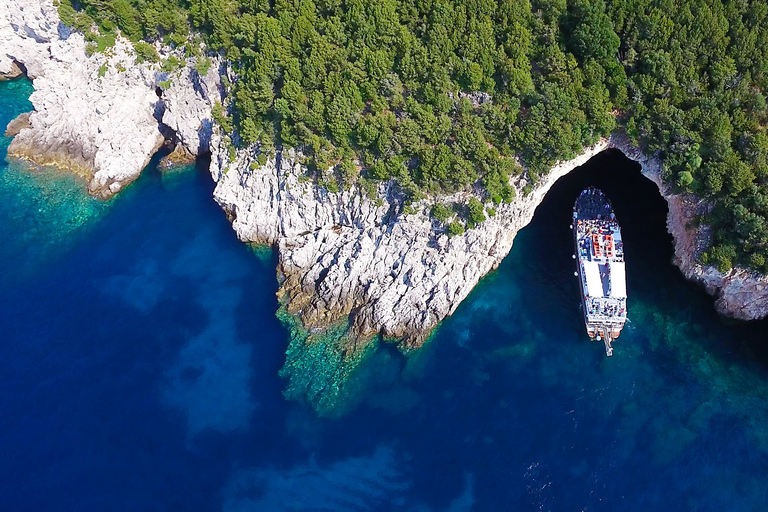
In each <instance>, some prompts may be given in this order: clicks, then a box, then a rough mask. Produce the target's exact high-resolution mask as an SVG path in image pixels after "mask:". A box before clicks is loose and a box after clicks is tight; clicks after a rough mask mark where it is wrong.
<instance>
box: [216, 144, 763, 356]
mask: <svg viewBox="0 0 768 512" xmlns="http://www.w3.org/2000/svg"><path fill="white" fill-rule="evenodd" d="M608 148H616V149H619V150H621V151H622V152H623V153H624V154H625V155H627V156H628V157H629V158H631V159H633V160H635V161H637V162H638V163H639V164H640V165H641V167H642V170H643V174H644V175H645V176H646V177H648V178H649V179H651V180H652V181H654V183H656V184H657V186H658V187H659V191H660V193H661V194H662V196H663V197H664V198H665V199H666V200H667V202H668V204H669V216H668V223H667V224H668V229H669V231H670V233H671V234H672V235H673V238H674V243H675V264H676V265H677V266H678V267H680V269H681V271H682V272H683V273H684V274H685V276H686V277H687V278H689V279H692V280H694V281H696V282H699V283H701V284H702V285H704V286H705V287H706V289H707V291H708V292H709V293H710V294H712V295H714V296H715V297H716V298H717V302H716V307H717V310H718V312H720V313H721V314H723V315H726V316H730V317H734V318H738V319H744V320H751V319H757V318H762V317H764V316H766V314H768V286H766V285H767V284H768V278H766V277H764V276H759V275H756V274H753V273H750V272H748V271H746V270H743V269H735V270H732V271H731V272H729V273H727V274H723V273H721V272H719V271H718V270H717V269H715V268H714V267H711V266H703V265H700V264H698V263H697V262H696V257H697V256H698V255H699V254H700V252H701V251H702V250H703V248H704V247H706V245H705V244H706V239H705V235H706V228H705V227H699V228H694V227H693V224H692V219H693V217H694V215H695V214H696V213H702V212H701V211H699V210H700V209H701V208H703V207H705V204H704V203H702V202H698V203H696V202H694V200H693V198H692V197H690V196H681V195H676V194H674V193H673V192H672V191H671V190H670V189H669V187H668V186H667V185H666V184H664V183H663V182H662V180H661V172H660V170H661V165H660V162H659V160H658V158H654V157H648V156H646V155H643V154H642V153H641V152H640V151H639V150H638V149H637V148H635V147H633V146H632V145H631V144H629V143H628V142H627V141H626V139H625V138H623V137H621V136H615V137H612V138H611V139H610V140H604V141H601V142H600V143H598V144H597V145H595V146H593V147H590V148H587V149H586V151H585V152H584V153H583V154H582V155H580V156H579V157H577V158H575V159H573V160H571V161H568V162H562V163H560V164H559V165H557V166H555V167H554V168H553V169H552V171H551V172H550V173H549V174H548V175H547V176H546V177H544V178H542V180H541V181H540V182H539V183H537V184H536V185H534V186H533V189H532V191H531V192H530V193H529V194H528V195H524V194H523V192H522V189H523V187H524V186H525V184H526V183H525V181H524V180H519V181H518V182H517V183H515V188H516V191H517V197H516V199H515V200H514V201H512V202H511V203H508V204H502V205H500V206H499V207H498V208H497V209H496V215H495V216H494V217H490V218H488V219H487V220H486V221H484V222H483V223H481V224H480V225H479V226H477V227H476V228H474V229H470V230H468V231H467V232H465V233H464V234H462V235H457V236H454V237H448V236H447V235H446V234H444V233H443V230H442V229H440V227H439V226H438V225H437V224H436V223H435V221H433V220H432V219H431V218H430V217H429V210H430V207H431V205H432V203H431V202H430V201H422V202H420V203H418V204H416V205H415V208H414V209H415V213H409V214H406V213H403V203H402V197H400V196H399V195H398V194H397V192H396V187H395V186H394V185H392V184H382V185H380V186H379V188H378V197H377V198H375V199H371V198H369V197H368V196H367V195H366V194H365V193H364V192H363V191H362V190H361V189H360V188H358V187H353V188H352V189H351V190H349V191H345V192H340V193H331V192H328V190H326V189H325V188H323V187H320V186H318V185H316V184H314V183H312V182H311V180H308V179H305V178H304V179H303V178H302V176H303V174H304V170H303V169H302V167H301V165H300V163H299V162H298V160H297V157H296V155H294V154H292V153H290V154H286V153H283V154H282V155H280V154H278V156H277V157H276V158H272V159H269V160H268V161H267V163H266V164H265V165H259V164H257V163H256V159H257V156H258V152H257V151H256V150H255V149H254V148H249V149H247V150H239V151H237V156H236V158H235V159H234V160H233V161H229V157H228V152H227V151H226V150H225V149H224V148H221V147H220V148H219V150H218V151H214V154H213V158H212V162H211V174H212V176H213V178H214V180H215V181H216V182H217V186H216V189H215V191H214V198H215V200H216V201H217V202H218V203H219V204H220V205H221V206H222V208H223V209H224V210H225V211H226V212H227V214H228V215H229V217H230V219H231V220H232V224H233V227H234V229H235V231H236V232H237V234H238V237H239V238H240V239H241V240H243V241H247V242H255V243H268V244H274V245H276V247H277V248H278V255H279V269H278V270H279V273H280V276H281V284H280V289H279V291H278V295H279V296H280V298H281V302H282V303H283V304H284V305H285V306H286V308H287V311H288V312H289V313H292V314H294V315H296V316H298V317H299V318H300V319H301V321H302V323H303V326H304V327H305V328H306V329H307V330H310V331H311V330H321V329H322V328H324V327H325V326H328V325H332V324H336V325H338V324H339V323H340V322H341V323H345V322H347V319H348V322H349V327H350V328H351V329H350V331H351V333H352V338H351V341H352V342H354V343H357V342H358V341H359V340H364V339H367V338H370V337H371V336H373V335H375V334H379V333H380V334H382V335H383V336H384V337H389V338H397V339H401V340H403V341H404V343H405V345H406V346H408V347H416V346H419V345H420V344H421V343H422V342H423V341H424V340H425V339H426V337H427V336H428V335H429V333H430V331H431V329H432V328H433V327H435V326H436V325H437V324H438V323H439V322H440V321H441V320H443V319H444V318H445V317H447V316H448V315H450V314H452V313H453V312H454V311H455V310H456V308H457V307H458V305H459V304H460V303H461V301H462V300H464V298H466V297H467V295H468V294H469V292H470V291H471V290H472V288H473V287H474V286H475V285H476V284H477V282H478V281H479V279H480V278H482V277H483V276H484V275H485V274H487V273H488V272H490V271H491V270H493V269H495V268H496V267H497V266H498V265H499V263H500V262H501V260H502V259H503V258H504V257H505V256H506V255H507V254H508V253H509V251H510V249H511V247H512V243H513V241H514V238H515V235H516V234H517V232H518V231H519V230H520V229H522V228H523V227H525V225H527V224H528V223H529V222H530V220H531V219H532V217H533V214H534V211H535V209H536V207H537V206H538V205H539V203H540V202H541V200H542V199H543V198H544V196H545V194H546V193H547V191H548V190H549V188H550V187H551V186H552V184H554V182H555V181H557V180H558V179H559V178H560V177H562V176H564V175H565V174H567V173H568V172H569V171H571V170H572V169H574V168H576V167H578V166H579V165H582V164H584V163H585V162H586V161H587V160H589V159H590V158H591V157H592V156H594V155H596V154H597V153H599V152H601V151H603V150H605V149H608ZM471 196H472V195H471V194H470V193H462V194H457V195H454V196H451V197H447V198H442V199H441V201H443V202H456V203H460V204H461V203H466V202H467V201H468V200H469V198H470V197H471Z"/></svg>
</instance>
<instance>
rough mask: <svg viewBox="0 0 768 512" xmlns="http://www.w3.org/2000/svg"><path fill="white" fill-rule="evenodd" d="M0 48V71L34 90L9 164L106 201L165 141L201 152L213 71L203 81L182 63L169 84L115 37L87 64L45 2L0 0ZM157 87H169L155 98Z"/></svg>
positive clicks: (213, 91)
mask: <svg viewBox="0 0 768 512" xmlns="http://www.w3.org/2000/svg"><path fill="white" fill-rule="evenodd" d="M0 48H2V50H1V51H0V73H8V72H9V71H11V70H12V69H13V66H14V65H16V63H20V64H22V65H23V66H24V68H25V69H26V73H27V76H28V77H29V78H31V79H32V80H33V83H34V87H35V92H34V93H33V94H32V95H31V97H30V101H31V102H32V104H33V106H34V111H33V112H31V113H30V115H29V124H28V126H25V127H23V128H21V129H20V130H19V131H18V133H17V134H16V136H15V137H14V139H13V141H12V142H11V145H10V146H9V148H8V154H9V155H11V156H15V157H20V158H25V159H27V160H30V161H32V162H34V163H37V164H40V165H54V166H57V167H60V168H64V169H69V170H73V171H75V172H77V173H79V174H81V175H83V176H84V177H85V178H86V179H88V181H89V184H88V189H89V191H90V192H91V194H93V195H94V196H97V197H101V198H107V197H109V196H111V195H113V194H115V193H116V192H118V191H119V190H121V189H122V188H123V187H124V186H125V185H126V184H127V183H129V182H131V181H133V180H134V179H136V178H137V177H138V176H139V174H140V173H141V171H142V169H143V168H144V167H145V166H146V165H147V163H148V162H149V160H150V158H151V157H152V155H153V154H154V153H155V151H157V149H158V148H159V147H160V145H161V144H162V143H163V141H164V140H165V138H166V137H176V138H177V139H178V141H179V143H180V144H181V145H182V146H183V147H184V148H185V149H186V150H187V151H188V152H189V153H190V154H192V155H198V154H201V153H203V152H206V151H208V149H209V148H208V142H209V140H210V132H211V127H212V121H211V105H212V103H213V102H214V101H215V99H217V98H218V97H219V96H218V94H219V89H218V87H219V85H218V84H219V81H218V70H217V66H215V65H214V66H211V69H210V70H209V73H208V75H207V76H206V77H200V76H199V75H198V73H197V72H196V71H195V70H194V69H192V68H191V64H190V65H187V66H185V67H184V68H183V69H182V70H180V71H178V72H176V73H173V74H172V76H169V75H168V74H167V73H162V72H160V71H159V65H158V64H152V63H147V62H145V63H138V62H137V58H136V52H135V51H134V49H133V46H132V44H131V43H130V41H128V40H127V39H124V38H122V37H118V38H117V41H116V44H115V45H114V46H113V47H111V48H108V49H106V50H105V51H104V53H94V54H93V55H92V56H90V57H89V56H88V55H87V54H86V42H85V39H84V38H83V35H82V34H80V33H76V32H72V31H70V29H68V28H67V27H65V26H64V25H63V24H61V23H60V21H59V17H58V13H57V11H56V7H55V6H54V5H53V2H52V1H51V0H19V1H16V2H3V3H2V4H1V5H0ZM164 51H168V50H167V49H163V48H161V53H162V52H164ZM17 67H18V66H17ZM164 80H170V81H171V84H172V86H171V87H170V88H169V90H168V91H160V92H161V95H160V96H158V91H159V89H158V84H159V82H160V81H164Z"/></svg>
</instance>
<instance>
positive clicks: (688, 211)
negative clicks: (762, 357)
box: [610, 135, 768, 320]
mask: <svg viewBox="0 0 768 512" xmlns="http://www.w3.org/2000/svg"><path fill="white" fill-rule="evenodd" d="M610 145H611V146H612V147H615V148H617V149H619V150H620V151H621V152H622V153H624V154H625V155H626V156H627V157H628V158H630V159H632V160H634V161H636V162H637V163H639V164H640V166H641V168H642V172H643V175H645V176H646V177H647V178H648V179H650V180H651V181H653V182H654V183H655V184H656V186H657V187H658V189H659V193H660V194H661V195H662V197H664V199H665V200H666V201H667V206H668V207H669V213H668V215H667V230H668V231H669V233H670V234H671V235H672V238H673V240H674V249H675V256H674V263H675V265H677V266H678V267H679V268H680V271H681V272H682V273H683V275H684V276H685V277H686V278H688V279H690V280H692V281H694V282H697V283H699V284H701V285H702V286H704V287H705V289H706V290H707V293H709V294H710V295H712V296H713V297H715V299H716V300H715V309H717V311H718V312H719V313H720V314H722V315H725V316H728V317H732V318H737V319H739V320H757V319H760V318H764V317H765V316H768V277H766V276H764V275H761V274H759V273H756V272H753V271H750V270H748V269H744V268H733V269H731V270H730V271H728V272H726V273H723V272H720V271H719V270H718V269H717V268H715V267H713V266H711V265H702V264H700V263H698V261H697V259H698V257H699V256H700V255H701V253H702V252H703V251H705V250H706V248H707V247H708V246H709V228H708V226H706V225H703V224H701V223H699V222H698V221H697V219H698V218H699V217H700V216H701V215H702V214H705V213H708V212H709V210H710V207H711V205H710V204H709V203H707V202H706V201H704V200H701V199H699V198H697V197H696V196H693V195H691V194H675V193H674V191H673V190H672V189H671V187H670V186H669V185H668V184H666V183H664V181H663V180H662V174H661V169H662V167H661V161H660V159H659V158H658V157H655V156H652V155H651V156H649V155H645V154H643V153H642V152H641V151H640V150H639V149H638V148H637V147H635V146H633V145H632V144H630V143H629V141H628V140H627V139H626V137H622V136H618V135H616V136H614V137H612V138H611V144H610Z"/></svg>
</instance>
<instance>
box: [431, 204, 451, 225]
mask: <svg viewBox="0 0 768 512" xmlns="http://www.w3.org/2000/svg"><path fill="white" fill-rule="evenodd" d="M430 214H431V215H432V217H433V218H434V219H435V220H437V221H439V222H445V221H446V220H448V219H449V218H451V217H453V211H452V210H451V209H450V208H449V207H448V206H446V205H444V204H442V203H437V204H435V205H434V206H433V207H432V211H431V212H430Z"/></svg>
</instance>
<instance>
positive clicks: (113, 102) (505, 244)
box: [0, 0, 768, 346]
mask: <svg viewBox="0 0 768 512" xmlns="http://www.w3.org/2000/svg"><path fill="white" fill-rule="evenodd" d="M0 49H2V50H1V51H0V75H2V76H7V77H13V76H16V75H18V74H19V73H22V72H25V73H26V74H27V75H28V76H29V77H30V78H32V79H33V80H34V87H35V92H34V93H33V95H32V97H31V101H32V103H33V105H34V107H35V110H34V111H33V112H31V113H29V114H24V115H22V116H19V118H17V119H16V120H14V122H12V123H11V125H9V133H10V134H13V135H15V138H14V140H13V142H12V144H11V146H10V148H9V154H11V155H14V156H17V157H22V158H26V159H29V160H31V161H33V162H36V163H39V164H53V165H57V166H59V167H63V168H67V169H71V170H75V171H78V172H80V173H81V174H83V175H84V176H86V177H87V178H88V180H89V190H90V192H91V193H92V194H94V195H96V196H98V197H102V198H107V197H109V196H111V195H113V194H115V193H117V192H118V191H119V190H120V189H121V188H122V187H123V186H124V185H125V184H127V183H129V182H130V181H132V180H134V179H135V178H136V177H138V175H139V173H140V172H141V170H142V169H143V168H144V166H145V165H146V163H147V162H148V161H149V159H150V158H151V156H152V155H153V154H154V152H155V151H156V150H157V149H158V147H159V146H160V145H161V144H162V143H163V141H164V140H166V139H171V140H172V141H173V142H174V143H176V151H174V156H175V157H176V158H179V159H185V158H186V159H189V158H194V156H196V155H199V154H202V153H205V152H207V151H208V150H209V149H213V150H214V155H213V158H212V162H211V174H212V176H213V178H214V180H215V181H216V182H217V186H216V190H215V192H214V197H215V199H216V201H217V202H218V203H219V204H220V205H221V206H222V207H223V208H224V210H225V211H226V212H227V213H228V214H229V215H230V217H231V219H232V221H233V227H234V228H235V231H236V232H237V234H238V236H239V237H240V239H242V240H244V241H248V242H255V243H267V244H274V245H275V246H277V248H278V253H279V272H280V275H281V284H280V290H279V295H280V297H281V301H282V302H283V303H284V305H285V307H286V309H287V311H288V312H289V313H292V314H294V315H296V316H298V318H300V319H301V321H302V325H303V326H304V327H305V328H306V329H308V330H312V329H315V330H317V329H323V328H325V327H327V326H328V325H331V324H339V323H342V324H343V323H347V322H348V326H349V327H351V329H350V332H351V333H352V337H351V341H353V342H356V341H357V340H363V339H367V338H370V337H371V336H373V335H375V334H379V333H380V334H382V335H384V336H385V337H392V338H398V339H402V340H404V342H405V344H406V345H408V346H418V345H419V344H421V343H422V342H423V341H424V339H425V338H426V336H428V334H429V332H430V331H431V329H432V328H433V327H435V326H436V325H437V324H438V323H439V322H440V321H441V320H442V319H444V318H445V317H446V316H448V315H450V314H452V313H453V312H454V311H455V309H456V307H458V305H459V303H460V302H461V301H462V300H463V299H464V298H465V297H466V296H467V295H468V294H469V292H470V291H471V290H472V288H473V287H474V286H475V284H476V283H477V282H478V281H479V279H480V278H481V277H483V276H484V275H485V274H487V273H488V272H489V271H491V270H493V269H494V268H496V267H497V266H498V264H499V263H500V262H501V260H502V259H503V258H504V257H505V256H506V255H507V254H508V252H509V250H510V248H511V247H512V243H513V240H514V237H515V235H516V233H517V232H518V231H519V230H520V229H521V228H522V227H524V226H525V225H526V224H527V223H528V222H530V220H531V218H532V217H533V213H534V210H535V209H536V207H537V206H538V204H539V203H540V202H541V200H542V199H543V197H544V195H545V194H546V193H547V191H548V190H549V188H550V187H551V186H552V184H553V183H554V182H555V181H556V180H557V179H559V178H560V177H561V176H563V175H565V174H567V173H568V172H569V171H570V170H571V169H573V168H575V167H577V166H579V165H581V164H583V163H585V162H586V161H587V160H588V159H589V158H591V157H592V156H594V155H595V154H597V153H598V152H600V151H602V150H604V149H606V148H608V147H615V148H617V149H619V150H621V151H622V152H624V154H626V155H627V156H628V157H630V158H632V159H634V160H636V161H638V162H639V163H640V165H641V166H642V168H643V172H644V174H645V175H646V176H647V177H648V178H650V179H652V180H653V181H654V182H655V183H656V184H657V185H658V187H659V190H660V192H661V194H662V195H663V196H664V198H665V199H666V200H667V202H668V204H669V208H670V210H669V218H668V229H669V231H670V233H672V235H673V237H674V240H675V263H676V264H677V265H678V266H679V267H680V269H681V270H682V272H683V273H684V274H685V275H686V277H688V278H689V279H692V280H694V281H697V282H699V283H701V284H702V285H704V286H705V287H706V289H707V291H708V292H709V293H711V294H713V295H714V296H715V297H716V298H717V302H716V307H717V310H718V311H719V312H721V313H722V314H724V315H728V316H732V317H735V318H739V319H745V320H749V319H756V318H761V317H763V316H766V314H768V286H766V285H768V278H766V277H764V276H759V275H756V274H753V273H750V272H748V271H746V270H744V269H734V270H732V271H730V272H728V273H726V274H723V273H721V272H719V271H717V269H715V268H713V267H711V266H702V265H699V264H698V263H697V262H696V258H697V256H698V255H699V254H700V252H701V250H703V247H705V242H706V227H694V225H693V223H692V219H693V218H694V217H695V216H696V214H700V213H702V211H701V210H702V209H703V208H706V204H705V203H702V202H700V201H696V200H695V199H694V198H692V197H690V196H684V195H683V196H681V195H676V194H674V193H673V192H672V191H671V190H670V189H669V187H668V186H667V185H665V184H664V183H663V182H662V180H661V173H660V168H661V167H660V162H659V161H658V159H655V158H653V157H648V156H646V155H643V154H642V153H641V152H640V151H639V150H637V148H634V147H632V146H631V145H630V144H628V143H627V141H626V140H624V139H622V138H621V137H613V138H612V139H611V140H610V141H602V142H600V143H599V144H597V145H596V146H594V147H591V148H587V150H586V151H585V153H584V154H582V155H581V156H579V157H577V158H576V159H574V160H571V161H568V162H563V163H561V164H559V165H558V166H556V167H555V168H554V169H553V170H552V171H551V172H550V173H549V174H548V175H547V176H546V177H544V178H542V180H541V181H540V182H539V183H537V184H535V185H534V186H533V187H532V190H531V192H530V193H529V194H527V195H525V194H523V188H524V186H525V185H526V182H525V181H524V180H518V181H517V183H515V188H516V191H517V198H516V199H515V200H514V201H513V202H511V203H508V204H503V205H500V206H499V207H498V208H496V214H495V216H494V217H490V218H488V219H487V220H486V221H485V222H483V223H482V224H480V225H479V226H478V227H477V228H475V229H471V230H469V231H467V232H466V233H464V234H462V235H457V236H454V237H448V236H447V235H446V234H445V233H444V232H443V230H442V229H441V228H440V226H439V225H438V224H437V223H435V222H434V221H433V220H432V219H431V218H430V216H429V209H430V207H431V205H432V203H431V202H430V201H422V202H420V203H418V204H416V205H413V206H414V208H413V210H412V212H411V213H404V211H403V198H402V197H401V196H400V195H399V194H398V191H397V187H395V186H394V185H393V184H391V183H389V184H381V185H379V187H378V191H377V193H376V194H375V195H374V197H373V198H371V197H368V195H367V194H366V193H365V192H364V191H363V190H361V189H360V188H359V187H353V188H352V189H351V190H349V191H345V192H340V193H331V192H329V191H328V190H327V189H325V188H323V187H321V186H318V185H316V184H314V183H312V181H311V180H308V179H305V178H304V176H303V174H304V170H303V168H302V166H301V164H300V163H299V161H298V159H297V156H296V155H295V154H293V153H291V152H283V153H279V154H278V155H277V156H276V157H275V158H271V159H269V160H268V161H267V162H266V164H264V165H261V164H259V163H258V152H257V150H256V149H255V148H254V147H251V148H248V149H243V150H238V151H237V152H236V157H235V159H234V160H233V161H230V155H229V149H228V147H226V146H227V145H226V144H224V143H223V142H222V141H221V139H220V138H217V139H216V140H214V141H212V140H211V137H212V133H213V122H212V120H211V105H212V104H213V103H214V102H215V101H216V100H218V99H220V97H221V94H222V91H221V83H220V80H219V69H218V68H219V65H218V62H216V61H214V65H213V66H211V67H210V69H209V71H208V73H207V74H206V76H200V75H199V73H198V72H197V71H195V70H194V67H193V64H194V63H193V62H191V61H190V62H186V61H184V59H183V58H182V59H181V60H182V61H184V62H186V64H185V65H184V66H183V67H182V68H181V69H178V70H176V71H174V72H172V73H171V74H170V75H169V74H168V73H165V72H162V71H161V70H160V66H159V65H157V64H151V63H138V62H137V59H136V54H135V51H134V50H133V48H132V46H131V44H130V42H128V41H127V40H125V39H121V38H118V40H117V43H116V45H115V46H114V47H112V48H109V49H107V50H106V51H105V52H104V53H95V54H94V55H92V56H90V57H89V56H88V55H87V54H86V42H85V40H84V38H83V36H82V34H79V33H73V32H71V31H70V30H69V29H67V27H65V26H64V25H62V24H61V23H60V22H59V18H58V14H57V12H56V8H55V6H54V5H53V3H52V1H51V0H19V1H17V2H13V3H10V2H3V3H2V4H0ZM159 50H160V53H161V55H163V54H166V55H167V53H168V52H169V51H170V50H168V49H164V48H159ZM177 57H180V58H181V55H180V54H177ZM161 82H163V83H164V86H165V90H162V91H161V90H160V89H159V84H160V83H161ZM169 83H170V85H168V84H169ZM158 93H159V94H158ZM262 158H263V157H262ZM470 197H472V194H470V193H468V192H467V193H462V194H457V195H454V196H452V197H447V198H441V201H443V202H454V203H459V204H466V203H467V201H468V200H469V198H470ZM409 211H410V210H409Z"/></svg>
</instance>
